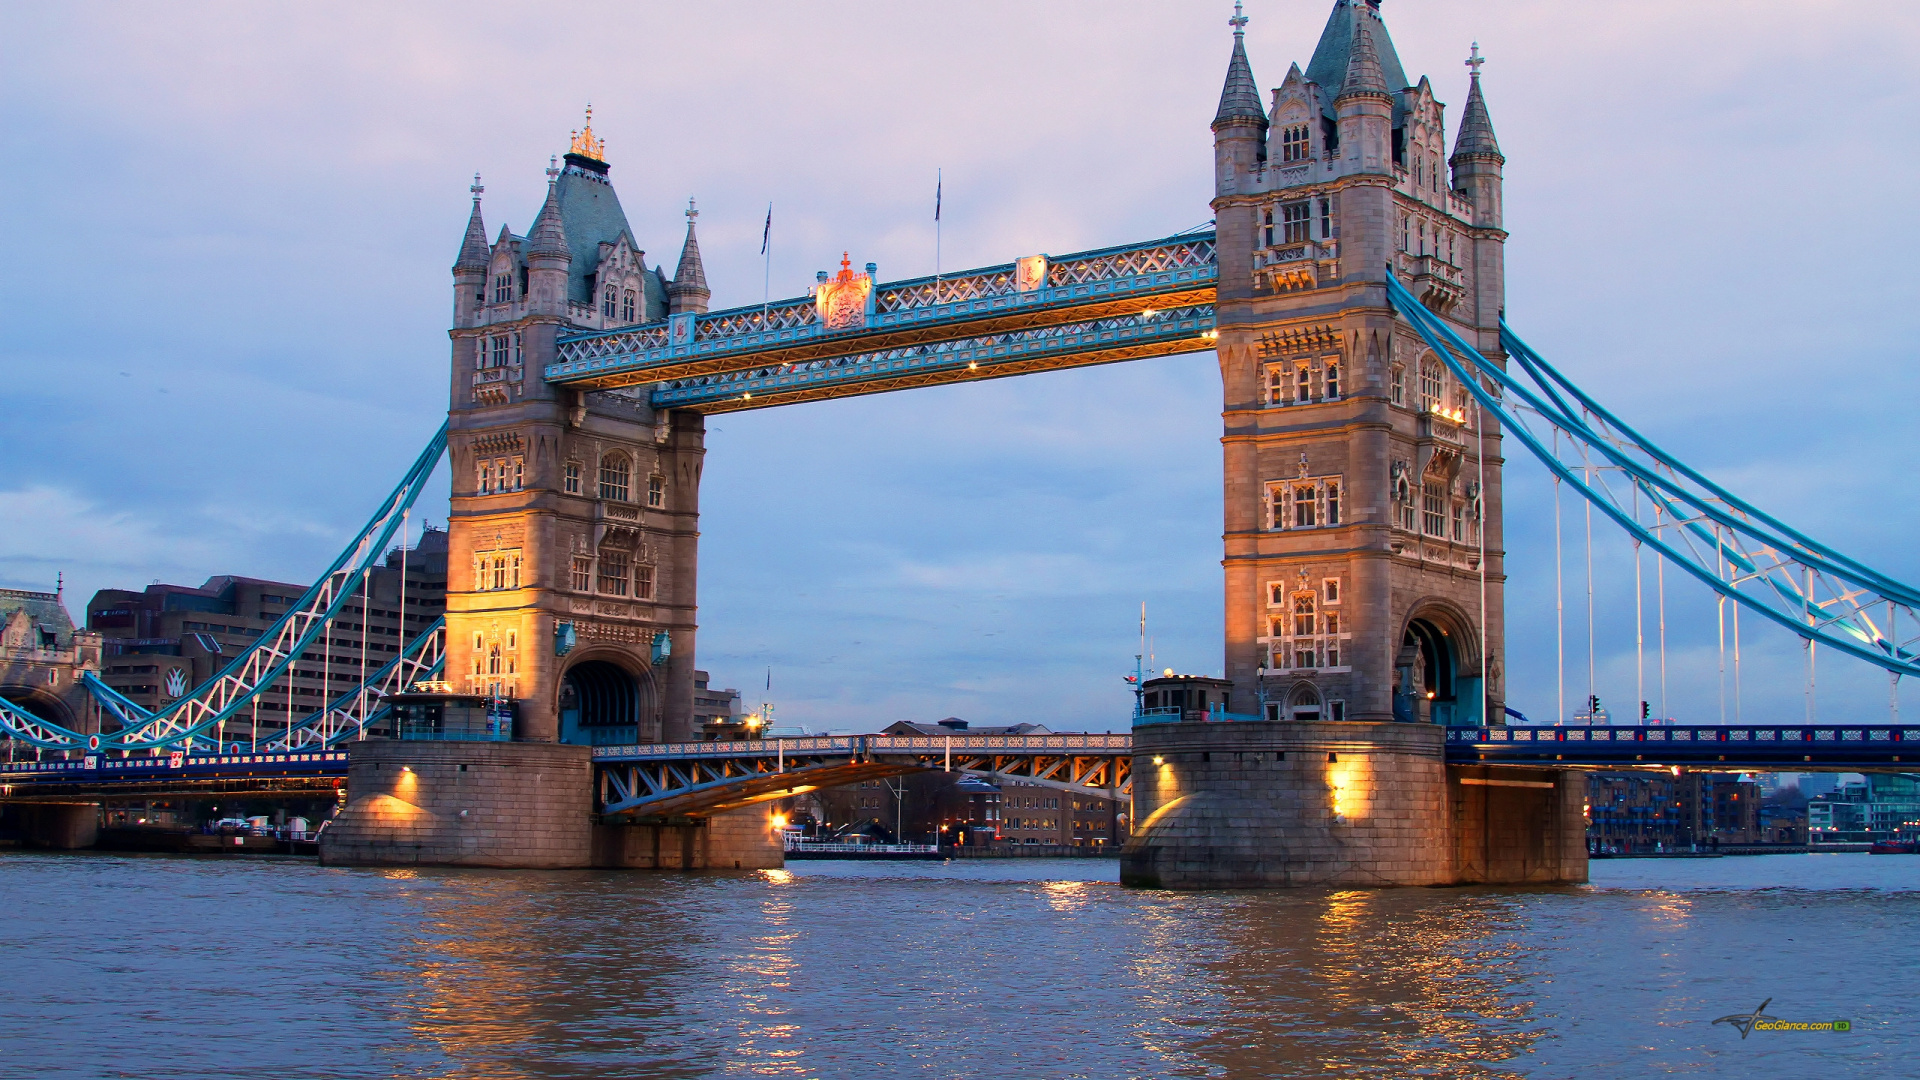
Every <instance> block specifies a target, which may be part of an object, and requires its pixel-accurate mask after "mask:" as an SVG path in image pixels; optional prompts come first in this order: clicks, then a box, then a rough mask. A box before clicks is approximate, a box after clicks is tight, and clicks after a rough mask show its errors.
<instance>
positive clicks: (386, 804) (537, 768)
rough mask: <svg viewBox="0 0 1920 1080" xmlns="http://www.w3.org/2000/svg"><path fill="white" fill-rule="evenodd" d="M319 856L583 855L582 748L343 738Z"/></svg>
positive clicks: (587, 792) (376, 861) (545, 864)
mask: <svg viewBox="0 0 1920 1080" xmlns="http://www.w3.org/2000/svg"><path fill="white" fill-rule="evenodd" d="M349 747H350V749H349V757H348V759H347V791H348V794H349V801H348V803H347V805H346V807H345V808H344V809H342V810H341V811H340V814H339V816H338V817H336V818H335V819H334V821H333V823H332V824H331V825H329V826H328V827H327V830H326V832H325V833H324V834H322V837H321V842H320V861H321V863H322V864H324V865H327V866H413V865H421V866H494V867H520V868H561V867H582V866H588V865H590V864H591V847H592V843H591V841H592V812H593V802H592V794H593V786H592V785H593V771H592V763H591V757H590V755H591V750H590V749H589V748H588V747H585V746H567V745H561V744H557V743H485V742H400V741H393V740H384V739H376V740H369V741H366V742H357V743H351V744H349Z"/></svg>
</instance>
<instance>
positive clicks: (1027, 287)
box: [1013, 255, 1047, 292]
mask: <svg viewBox="0 0 1920 1080" xmlns="http://www.w3.org/2000/svg"><path fill="white" fill-rule="evenodd" d="M1046 283H1047V257H1046V256H1045V255H1028V256H1026V257H1025V258H1022V259H1016V260H1014V263H1013V287H1014V288H1015V289H1017V290H1019V291H1020V292H1033V291H1034V290H1035V289H1039V288H1042V287H1044V286H1045V285H1046Z"/></svg>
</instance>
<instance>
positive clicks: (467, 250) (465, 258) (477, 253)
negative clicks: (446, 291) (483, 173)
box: [453, 173, 487, 270]
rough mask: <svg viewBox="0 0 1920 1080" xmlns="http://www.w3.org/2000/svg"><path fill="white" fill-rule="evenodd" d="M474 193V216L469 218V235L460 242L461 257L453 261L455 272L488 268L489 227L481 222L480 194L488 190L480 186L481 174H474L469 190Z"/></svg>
mask: <svg viewBox="0 0 1920 1080" xmlns="http://www.w3.org/2000/svg"><path fill="white" fill-rule="evenodd" d="M467 190H468V191H471V192H473V214H472V216H470V217H468V218H467V235H466V238H465V239H463V240H461V241H460V257H459V258H458V259H455V260H454V261H453V268H454V269H455V270H485V269H486V268H487V227H486V225H485V224H483V223H482V222H481V220H480V193H481V192H483V191H485V190H487V189H486V188H483V187H481V186H480V174H479V173H474V174H473V186H472V187H470V188H468V189H467Z"/></svg>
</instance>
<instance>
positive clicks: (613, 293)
mask: <svg viewBox="0 0 1920 1080" xmlns="http://www.w3.org/2000/svg"><path fill="white" fill-rule="evenodd" d="M619 300H620V290H618V289H616V288H614V287H613V286H611V285H609V286H607V291H606V292H604V293H602V294H601V295H600V314H602V315H605V316H606V317H607V318H609V319H611V318H613V306H614V304H616V303H618V302H619Z"/></svg>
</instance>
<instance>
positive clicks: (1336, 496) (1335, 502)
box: [1327, 480, 1340, 525]
mask: <svg viewBox="0 0 1920 1080" xmlns="http://www.w3.org/2000/svg"><path fill="white" fill-rule="evenodd" d="M1327 524H1329V525H1338V524H1340V481H1338V480H1329V481H1327Z"/></svg>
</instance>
